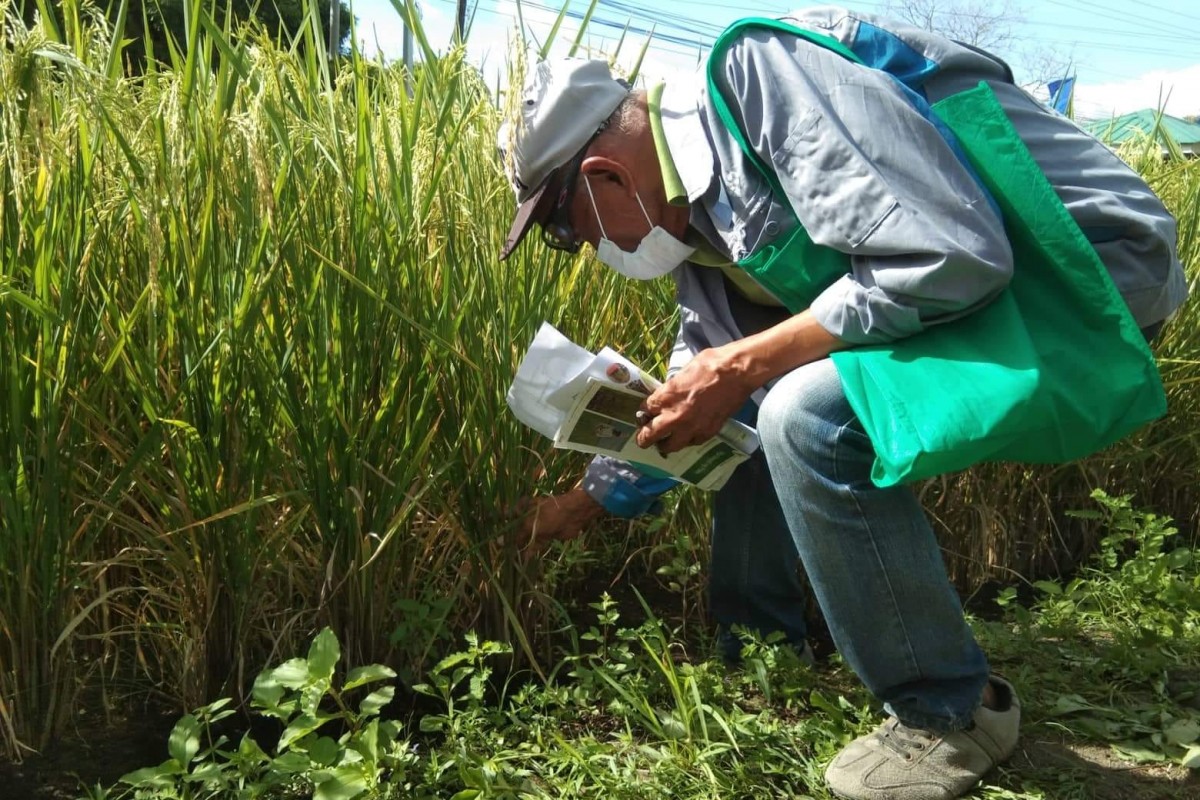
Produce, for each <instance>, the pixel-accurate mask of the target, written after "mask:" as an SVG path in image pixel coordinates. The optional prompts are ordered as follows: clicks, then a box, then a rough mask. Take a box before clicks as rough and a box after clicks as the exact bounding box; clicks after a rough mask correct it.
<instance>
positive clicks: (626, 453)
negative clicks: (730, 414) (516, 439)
mask: <svg viewBox="0 0 1200 800" xmlns="http://www.w3.org/2000/svg"><path fill="white" fill-rule="evenodd" d="M659 386H660V383H659V381H657V380H655V379H654V378H653V377H651V376H650V375H647V374H646V373H645V372H643V371H642V370H641V369H639V368H638V367H637V366H636V365H635V364H633V363H632V362H631V361H629V360H628V359H626V358H625V357H624V356H622V355H620V354H619V353H617V352H615V351H614V350H611V349H609V348H607V347H606V348H604V349H603V350H601V351H600V352H599V353H596V354H593V353H591V352H589V351H587V350H586V349H584V348H582V347H580V346H579V345H577V344H575V343H574V342H572V341H571V340H570V339H568V338H567V337H565V336H563V335H562V334H561V333H560V332H559V331H558V330H557V329H555V328H554V326H552V325H550V324H549V323H542V327H541V328H540V329H539V330H538V333H537V336H536V337H535V338H534V340H533V344H532V345H530V348H529V351H528V352H527V353H526V354H525V357H524V359H522V361H521V366H520V367H519V368H518V369H517V375H516V377H515V378H514V379H513V383H512V386H510V387H509V390H508V396H507V399H508V406H509V408H511V409H512V411H513V413H514V414H516V415H517V418H518V419H520V420H521V421H522V422H523V423H525V424H526V425H528V426H529V427H531V428H533V429H534V430H536V431H538V432H539V433H541V434H543V435H545V436H548V437H550V438H551V439H553V440H554V446H555V447H561V448H565V449H568V450H580V451H582V452H585V453H599V454H602V455H607V456H612V457H614V458H618V459H621V460H623V461H629V462H632V463H634V464H636V465H638V466H641V467H653V468H655V469H658V470H661V471H663V472H666V473H668V474H670V475H672V476H674V477H676V478H678V479H679V480H681V481H684V482H685V483H690V484H694V485H695V486H698V487H700V488H701V489H708V490H715V489H719V488H721V487H722V486H723V485H724V484H725V481H726V480H728V479H729V476H730V475H731V474H732V473H733V470H734V469H735V468H736V467H737V465H738V464H740V463H741V462H743V461H745V460H746V458H747V457H748V456H749V455H750V454H751V453H753V452H754V451H755V450H756V449H758V435H757V434H756V433H755V432H754V429H753V428H751V427H749V426H747V425H743V424H742V423H740V422H737V421H736V420H729V421H727V422H726V423H725V425H724V426H722V428H721V430H720V432H719V433H718V434H717V435H716V436H715V437H713V438H712V439H710V440H708V441H707V442H704V443H702V444H698V445H694V446H692V447H685V448H684V449H683V450H680V451H679V452H676V453H671V454H670V455H665V456H664V455H662V454H661V453H659V452H658V450H657V449H655V448H652V447H651V448H645V449H643V448H641V447H638V445H637V441H636V437H635V434H636V432H637V427H638V423H637V417H636V415H637V411H638V408H639V407H640V406H641V404H642V401H643V400H644V399H645V398H646V396H647V395H649V394H650V393H651V392H653V391H654V390H655V389H657V388H658V387H659Z"/></svg>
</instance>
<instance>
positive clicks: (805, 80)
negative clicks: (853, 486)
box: [585, 8, 1187, 513]
mask: <svg viewBox="0 0 1200 800" xmlns="http://www.w3.org/2000/svg"><path fill="white" fill-rule="evenodd" d="M784 20H785V21H786V22H789V23H791V24H793V25H795V26H797V27H801V28H806V29H810V30H813V31H816V32H818V33H823V34H825V35H828V36H832V37H834V38H836V39H838V40H840V41H841V42H843V43H844V44H846V45H847V46H848V47H850V48H851V49H856V50H858V51H862V50H864V49H870V48H879V49H886V50H887V51H888V52H891V53H893V56H894V57H896V58H899V59H901V61H902V62H903V63H904V64H905V65H906V68H907V69H909V70H911V71H922V72H926V73H928V74H929V76H928V77H927V78H926V79H925V80H924V82H923V83H922V87H921V88H922V90H923V92H924V94H925V98H926V99H927V100H928V102H929V103H931V104H932V103H936V102H937V101H938V100H940V99H942V98H944V97H946V96H948V95H951V94H954V93H957V92H959V91H963V90H966V89H970V88H973V87H974V86H976V85H977V84H978V83H979V82H980V81H986V82H987V83H988V84H989V85H990V86H991V88H992V90H993V91H994V92H995V94H996V96H997V98H998V100H999V102H1000V104H1001V106H1002V107H1003V108H1004V110H1005V112H1006V113H1007V114H1008V116H1009V119H1010V120H1011V122H1012V123H1013V126H1014V127H1015V128H1016V130H1017V132H1018V134H1019V135H1020V136H1021V138H1022V140H1023V141H1024V142H1025V144H1026V146H1027V147H1028V148H1029V151H1030V153H1031V154H1032V155H1033V158H1034V159H1035V160H1036V161H1037V163H1038V165H1039V166H1040V167H1041V169H1042V171H1043V172H1044V173H1045V174H1046V177H1047V178H1048V179H1049V181H1050V183H1051V185H1053V186H1054V188H1055V190H1056V192H1057V193H1058V195H1059V198H1060V199H1061V200H1062V201H1063V204H1064V205H1065V206H1066V208H1067V210H1068V211H1069V212H1070V213H1071V215H1072V217H1073V218H1074V219H1075V221H1076V222H1077V223H1078V224H1079V226H1080V228H1081V229H1082V230H1083V232H1084V234H1085V235H1086V236H1087V238H1088V239H1089V240H1090V241H1091V243H1092V244H1093V246H1094V247H1095V248H1096V251H1097V253H1098V254H1099V256H1100V258H1101V260H1102V261H1103V262H1104V264H1105V265H1106V266H1107V267H1108V269H1109V272H1110V274H1111V275H1112V277H1113V281H1114V283H1115V284H1116V286H1117V288H1118V290H1119V291H1120V292H1121V295H1122V297H1123V298H1124V299H1125V301H1126V303H1127V304H1128V305H1129V308H1130V311H1131V312H1132V314H1133V317H1134V319H1135V320H1136V321H1137V323H1138V324H1139V326H1141V327H1148V326H1150V325H1153V324H1154V323H1157V322H1160V321H1162V320H1164V319H1165V318H1167V317H1168V316H1169V315H1170V314H1172V313H1173V312H1174V311H1175V310H1176V309H1178V308H1179V306H1180V305H1181V304H1182V303H1183V301H1184V299H1185V298H1186V296H1187V284H1186V280H1185V278H1184V274H1183V268H1182V266H1181V264H1180V262H1179V258H1178V256H1177V254H1176V226H1175V221H1174V219H1173V218H1172V217H1171V215H1170V214H1169V213H1168V212H1167V210H1166V209H1165V208H1164V207H1163V205H1162V203H1161V202H1160V201H1159V200H1158V198H1157V197H1155V196H1154V194H1153V192H1151V190H1150V189H1149V187H1147V185H1146V184H1145V182H1144V181H1143V180H1142V179H1141V177H1140V176H1138V175H1137V173H1136V172H1134V171H1133V170H1132V169H1130V168H1129V167H1128V166H1127V165H1125V163H1124V162H1122V161H1121V160H1120V159H1119V158H1117V157H1116V155H1114V154H1113V153H1112V152H1111V151H1110V150H1109V149H1108V148H1106V147H1105V146H1104V145H1102V144H1101V143H1100V142H1098V141H1097V140H1096V139H1094V138H1093V137H1092V136H1090V135H1089V134H1087V133H1085V132H1084V131H1082V130H1081V129H1080V128H1079V127H1077V126H1076V125H1075V124H1074V123H1073V122H1071V121H1070V120H1069V119H1067V118H1065V117H1063V116H1061V115H1059V114H1057V113H1056V112H1054V111H1052V110H1050V109H1048V108H1047V107H1046V106H1044V105H1042V104H1041V103H1039V102H1037V101H1036V100H1034V99H1033V98H1031V97H1030V96H1029V95H1028V94H1026V93H1025V92H1024V91H1023V90H1021V89H1020V88H1019V87H1017V86H1015V85H1014V84H1013V82H1012V76H1011V72H1010V70H1009V68H1008V66H1007V65H1006V64H1004V62H1003V61H1001V60H1000V59H998V58H996V57H994V56H991V55H989V54H987V53H984V52H982V51H979V50H977V49H974V48H971V47H968V46H965V45H962V44H958V43H956V42H953V41H950V40H948V39H945V38H943V37H941V36H938V35H936V34H932V33H930V32H928V31H925V30H921V29H918V28H915V27H912V26H908V25H905V24H903V23H896V22H893V21H886V22H885V21H884V20H882V19H881V18H878V17H875V16H872V15H869V14H857V13H852V12H849V11H846V10H844V9H839V8H815V9H805V10H803V11H799V12H796V13H794V14H791V15H789V16H787V17H785V18H784ZM723 68H724V69H723V75H724V80H725V86H726V89H727V97H728V98H730V105H731V109H732V111H733V113H734V114H735V115H736V116H738V117H739V122H740V123H741V124H742V126H743V129H744V130H745V131H746V135H747V136H746V138H747V140H748V141H749V142H750V143H751V144H752V145H753V146H754V148H755V150H756V152H757V153H758V154H759V156H760V157H761V158H762V159H763V160H764V161H765V162H766V163H767V164H768V165H770V166H772V167H773V168H774V170H775V173H776V175H777V176H778V178H779V180H780V183H781V184H782V186H783V189H784V191H785V193H786V195H787V197H786V198H779V197H776V196H774V194H773V192H772V191H771V188H770V186H769V185H768V184H767V182H766V181H765V180H763V179H762V177H761V176H760V175H759V174H758V173H757V172H756V171H755V170H754V168H753V167H752V166H751V165H750V163H749V162H748V160H747V159H746V158H745V156H744V154H743V153H742V152H741V149H740V148H739V146H738V144H737V142H736V141H735V140H734V139H733V137H732V136H731V135H730V134H729V133H728V131H726V130H725V128H724V126H723V125H722V124H721V122H720V119H719V118H718V117H717V114H716V111H715V109H714V107H713V106H712V104H711V102H710V101H709V98H708V91H707V86H706V78H705V73H704V71H703V70H701V71H699V72H698V73H697V75H696V76H695V78H694V80H693V81H692V82H679V81H676V82H673V83H669V84H668V85H667V87H666V88H665V91H664V94H663V99H662V116H663V132H664V134H665V138H666V141H667V145H668V148H669V149H670V151H671V156H672V158H673V160H674V162H675V165H676V167H677V169H678V170H679V173H680V177H681V179H682V181H683V184H684V188H685V189H686V191H687V194H688V200H689V201H690V202H691V224H692V227H694V228H696V229H697V230H698V231H700V233H702V234H703V235H704V236H705V238H706V239H708V240H709V241H710V242H711V243H712V244H713V245H714V247H716V249H718V250H719V251H721V252H723V253H724V254H725V255H726V256H728V257H730V258H731V259H732V260H734V261H736V260H739V259H741V258H742V257H743V256H745V255H746V254H748V253H751V252H753V251H755V250H757V249H758V248H759V247H760V246H762V245H763V244H765V243H767V242H769V241H770V240H771V239H772V238H773V237H774V236H775V235H777V234H778V233H779V232H780V231H781V230H782V229H784V228H786V227H787V225H788V224H789V222H790V220H791V219H792V216H793V214H794V216H795V217H796V218H798V219H799V220H800V222H801V223H802V224H803V225H804V227H805V228H806V230H807V231H808V233H809V235H810V236H811V237H812V239H813V241H814V242H816V243H817V244H821V245H825V246H828V247H832V248H835V249H837V250H840V251H842V252H845V253H848V254H850V256H851V259H850V261H851V270H852V272H851V274H850V275H847V276H845V277H844V278H842V279H840V280H838V281H837V282H836V283H834V284H833V285H832V286H830V287H829V288H828V289H826V290H825V291H824V292H823V293H822V294H821V295H819V296H818V297H817V299H816V300H815V301H814V302H813V304H812V312H813V314H814V315H815V317H816V319H817V321H818V322H819V323H820V324H821V325H822V327H824V328H826V329H827V330H828V331H829V332H830V333H832V334H834V335H835V336H837V337H839V338H841V339H843V340H845V341H848V342H851V343H854V344H873V343H880V342H888V341H894V340H896V339H900V338H904V337H906V336H911V335H913V334H915V333H918V332H920V331H921V330H923V329H924V328H925V327H927V326H929V325H936V324H939V323H942V322H947V321H950V320H953V319H956V318H958V317H961V316H963V315H964V314H969V313H971V312H972V311H974V310H975V309H977V308H979V307H981V306H982V305H984V304H986V303H987V302H988V301H990V300H991V299H993V298H994V297H995V296H996V294H997V293H999V292H1000V291H1002V290H1003V289H1004V287H1005V286H1006V285H1007V284H1008V281H1009V279H1010V278H1011V275H1012V266H1013V265H1012V253H1011V250H1010V249H1009V246H1008V242H1007V240H1006V238H1005V235H1004V230H1003V226H1002V224H1001V222H1000V219H999V217H998V216H997V213H996V211H995V210H994V208H993V206H992V205H991V204H990V203H989V201H988V200H987V197H986V195H985V194H984V192H983V191H982V190H981V189H980V188H979V186H978V185H977V183H976V182H975V180H974V179H973V178H972V176H971V175H970V173H969V172H968V171H967V170H966V169H965V168H964V167H963V166H962V164H961V163H960V162H959V160H958V158H957V157H956V156H955V155H954V153H953V151H952V150H951V149H950V148H949V146H947V144H946V143H945V140H944V139H943V138H942V137H941V136H940V135H939V134H938V133H937V131H936V129H935V128H934V127H933V126H932V125H931V124H930V123H929V121H928V120H927V119H926V118H925V117H924V116H923V115H922V114H921V112H920V111H919V109H918V108H917V107H916V106H914V104H913V103H912V101H911V99H910V98H909V97H908V96H907V94H906V91H905V90H904V88H903V87H902V86H901V85H900V83H899V82H898V81H896V80H895V79H893V78H892V77H891V76H890V75H888V74H886V73H884V72H882V71H880V70H872V69H867V68H864V67H862V66H860V65H857V64H853V63H851V62H850V61H848V60H847V59H845V58H843V57H842V56H840V55H838V54H837V53H834V52H832V51H830V50H828V49H826V48H824V47H820V46H817V45H814V44H811V43H809V42H807V41H805V40H802V39H800V38H798V37H793V36H788V35H784V34H778V33H774V32H768V31H754V30H751V31H749V32H747V33H746V34H745V35H743V36H742V37H741V38H740V39H739V40H738V41H737V42H735V43H734V44H733V45H732V46H731V47H730V49H729V50H728V52H727V55H726V57H725V63H724V65H723ZM785 203H786V205H785ZM672 277H673V278H674V280H675V282H676V286H677V299H678V302H679V306H680V311H681V325H680V330H679V335H678V338H677V340H676V345H675V349H674V352H673V353H672V358H671V368H672V370H677V369H679V368H680V367H682V366H683V364H685V363H686V362H687V360H689V359H690V358H691V357H692V356H693V355H694V354H695V353H697V352H699V351H700V350H703V349H705V348H708V347H719V346H721V345H723V344H726V343H728V342H730V341H733V340H736V339H739V338H741V337H742V336H743V335H745V334H744V332H743V331H742V330H740V329H739V326H738V324H737V322H736V321H735V319H734V314H733V312H732V311H731V309H730V301H729V299H727V297H726V287H727V284H726V281H725V278H724V276H723V275H722V273H721V271H720V270H716V269H713V268H710V267H703V266H698V265H694V264H684V265H682V266H681V267H679V268H678V269H677V270H675V272H674V273H672ZM762 396H763V394H762V391H760V392H758V393H756V395H755V399H756V400H758V401H761V399H762ZM639 479H640V476H639V475H638V473H637V472H636V471H634V470H632V469H630V468H629V467H628V466H627V465H623V464H620V463H619V462H613V461H609V460H606V459H597V460H596V461H595V462H593V464H592V466H591V467H590V468H589V470H588V475H587V478H586V479H585V487H586V488H588V491H589V492H590V493H591V494H592V496H593V497H595V498H596V499H598V500H600V501H601V502H602V503H604V504H605V506H606V507H608V508H609V510H611V511H614V512H616V513H628V512H629V511H630V509H631V508H633V507H632V506H628V504H625V506H622V504H621V503H614V502H611V498H610V495H612V493H613V490H614V488H616V489H617V490H619V491H618V492H617V494H625V493H627V490H628V489H631V488H634V487H636V486H637V485H638V484H639V482H640V483H642V484H645V483H646V481H640V480H639ZM620 484H627V485H626V486H621V485H620ZM654 488H655V489H657V488H658V486H657V484H656V485H655V487H654ZM647 505H648V503H647ZM634 506H636V503H635V504H634ZM634 510H642V509H634Z"/></svg>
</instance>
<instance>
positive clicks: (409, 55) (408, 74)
mask: <svg viewBox="0 0 1200 800" xmlns="http://www.w3.org/2000/svg"><path fill="white" fill-rule="evenodd" d="M403 48H404V49H403V51H402V52H403V58H404V85H405V87H406V88H407V89H408V96H409V97H412V74H413V32H412V26H410V25H409V24H408V19H407V18H406V19H405V20H404V37H403Z"/></svg>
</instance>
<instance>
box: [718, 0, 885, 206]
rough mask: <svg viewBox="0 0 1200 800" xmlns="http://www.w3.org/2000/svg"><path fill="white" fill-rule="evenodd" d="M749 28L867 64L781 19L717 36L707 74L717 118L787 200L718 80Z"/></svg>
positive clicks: (745, 23)
mask: <svg viewBox="0 0 1200 800" xmlns="http://www.w3.org/2000/svg"><path fill="white" fill-rule="evenodd" d="M747 28H760V29H761V28H767V29H770V30H776V31H779V32H781V33H787V34H790V35H792V36H799V37H800V38H802V39H807V40H809V41H810V42H812V43H814V44H818V45H820V46H821V47H824V48H827V49H829V50H832V51H833V52H835V53H838V54H839V55H841V56H844V57H845V58H847V59H849V60H850V61H853V62H854V63H855V64H862V63H863V61H862V59H861V58H859V57H858V56H857V55H855V54H854V51H853V50H851V49H850V48H848V47H846V45H844V44H842V43H841V42H839V41H838V40H837V39H834V38H833V37H832V36H824V35H822V34H820V33H814V32H812V31H808V30H804V29H803V28H797V27H795V26H794V25H789V24H787V23H786V22H782V21H780V20H777V19H770V18H769V17H747V18H746V19H740V20H738V21H737V22H735V23H733V24H732V25H730V26H729V27H728V28H726V29H725V31H724V32H723V33H722V34H721V35H720V36H718V37H717V41H716V42H714V43H713V47H712V52H711V53H710V54H709V56H708V68H707V69H706V70H705V72H706V73H707V75H708V96H709V98H710V99H711V100H712V104H713V106H714V107H715V108H716V109H717V116H719V117H720V118H721V122H723V123H724V124H725V127H726V128H727V129H728V130H729V133H730V134H731V135H732V136H733V138H734V139H735V140H736V141H737V143H738V146H739V147H741V148H742V152H743V153H745V154H746V158H748V159H750V163H751V164H753V165H754V168H755V169H756V170H758V172H759V174H761V175H762V176H763V178H765V179H766V181H767V182H768V183H769V184H770V185H771V188H772V189H773V190H774V191H775V194H776V196H777V197H783V196H785V193H784V191H783V187H782V186H781V185H780V184H779V178H777V177H776V176H775V171H774V170H772V169H770V168H769V167H768V166H767V165H766V164H764V163H763V160H762V159H761V158H759V156H758V154H757V153H755V152H754V148H753V147H751V146H750V143H749V142H747V141H746V137H745V134H743V133H742V126H741V125H739V124H738V122H737V119H735V118H734V116H733V112H732V111H730V110H729V104H728V103H727V102H726V101H725V93H724V90H722V88H721V82H720V80H718V79H719V78H720V74H719V72H718V70H719V69H720V66H721V63H722V62H723V60H724V58H725V52H726V51H727V50H728V49H729V47H730V46H731V45H732V44H733V40H734V39H736V38H737V37H738V36H740V35H741V34H742V32H743V31H745V30H746V29H747Z"/></svg>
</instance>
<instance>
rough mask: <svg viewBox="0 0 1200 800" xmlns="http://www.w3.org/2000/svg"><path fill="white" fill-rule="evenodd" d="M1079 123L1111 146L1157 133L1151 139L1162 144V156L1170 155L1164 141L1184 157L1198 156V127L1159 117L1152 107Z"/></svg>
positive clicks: (1166, 115)
mask: <svg viewBox="0 0 1200 800" xmlns="http://www.w3.org/2000/svg"><path fill="white" fill-rule="evenodd" d="M1079 124H1080V125H1081V126H1082V127H1083V129H1084V130H1086V131H1087V132H1088V133H1090V134H1092V135H1093V136H1095V137H1097V138H1099V139H1100V140H1101V141H1103V142H1107V143H1108V144H1109V145H1111V146H1112V147H1117V146H1119V145H1122V144H1124V143H1125V142H1128V141H1131V140H1134V139H1139V138H1143V139H1144V138H1149V137H1150V136H1152V135H1154V134H1155V133H1156V132H1157V135H1156V136H1155V138H1156V139H1157V140H1158V141H1159V142H1160V143H1161V144H1162V151H1163V156H1164V157H1166V156H1167V155H1169V154H1170V148H1169V145H1168V142H1167V139H1168V138H1169V139H1170V141H1171V142H1174V143H1175V144H1176V145H1178V146H1179V150H1180V151H1181V152H1182V153H1183V155H1184V156H1186V157H1187V158H1197V157H1200V125H1197V124H1196V123H1194V122H1188V121H1186V120H1182V119H1180V118H1179V117H1172V116H1170V115H1169V114H1162V115H1160V114H1159V113H1158V112H1157V111H1155V110H1154V109H1152V108H1144V109H1142V110H1141V111H1133V112H1130V113H1129V114H1123V115H1121V116H1119V117H1113V118H1111V119H1099V120H1091V121H1087V122H1084V121H1080V122H1079Z"/></svg>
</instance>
